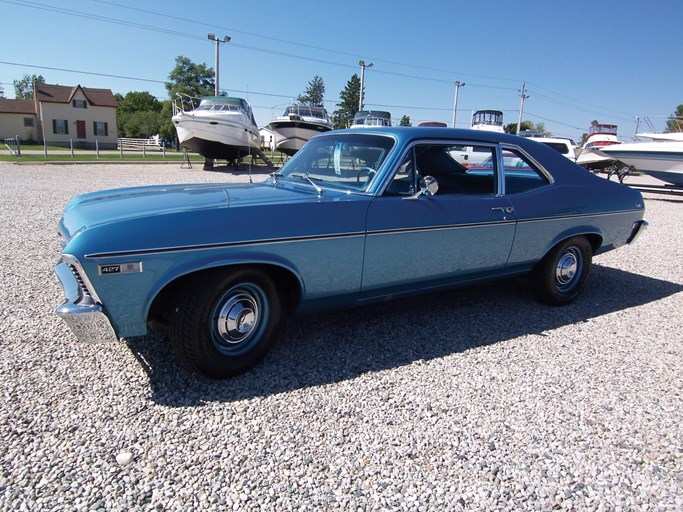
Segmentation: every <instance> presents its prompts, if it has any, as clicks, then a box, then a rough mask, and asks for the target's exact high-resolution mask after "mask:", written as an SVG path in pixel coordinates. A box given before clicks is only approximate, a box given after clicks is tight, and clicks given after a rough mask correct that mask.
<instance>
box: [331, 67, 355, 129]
mask: <svg viewBox="0 0 683 512" xmlns="http://www.w3.org/2000/svg"><path fill="white" fill-rule="evenodd" d="M339 100H340V101H339V103H337V107H339V108H338V109H337V110H335V111H334V114H333V115H332V123H333V124H334V128H335V129H339V128H347V127H348V126H350V125H351V122H352V121H353V116H355V115H356V112H358V102H359V101H360V77H359V76H358V75H357V74H355V73H354V74H353V76H352V77H351V79H350V80H349V81H348V82H347V83H346V87H345V88H344V89H343V90H342V91H341V93H339Z"/></svg>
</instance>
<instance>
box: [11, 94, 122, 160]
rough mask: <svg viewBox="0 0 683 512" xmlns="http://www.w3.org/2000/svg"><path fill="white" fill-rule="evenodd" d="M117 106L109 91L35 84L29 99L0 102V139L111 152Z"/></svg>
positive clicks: (114, 142)
mask: <svg viewBox="0 0 683 512" xmlns="http://www.w3.org/2000/svg"><path fill="white" fill-rule="evenodd" d="M116 106H117V103H116V99H115V98H114V95H113V94H112V92H111V90H110V89H90V88H87V87H81V86H80V85H76V86H64V85H50V84H42V83H36V84H35V87H34V90H33V99H32V100H7V99H5V100H0V138H9V137H15V136H18V137H19V138H20V139H21V140H39V141H43V140H44V141H46V142H47V143H48V144H50V145H54V146H69V145H70V144H73V145H74V147H77V148H86V149H87V148H94V147H95V146H96V145H99V147H100V148H101V149H113V148H116V138H117V132H116Z"/></svg>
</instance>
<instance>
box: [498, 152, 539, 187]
mask: <svg viewBox="0 0 683 512" xmlns="http://www.w3.org/2000/svg"><path fill="white" fill-rule="evenodd" d="M503 162H504V165H505V169H504V171H503V172H504V173H505V174H504V176H505V193H506V194H519V193H520V192H526V191H527V190H532V189H535V188H538V187H542V186H544V185H547V184H548V183H549V181H548V178H547V177H546V176H545V175H544V174H543V173H542V172H541V171H540V170H539V169H537V168H536V166H535V165H534V164H533V163H531V162H530V161H529V159H527V158H526V157H525V156H524V155H523V154H521V153H520V152H518V151H515V150H508V149H506V150H504V151H503Z"/></svg>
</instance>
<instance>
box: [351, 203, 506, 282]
mask: <svg viewBox="0 0 683 512" xmlns="http://www.w3.org/2000/svg"><path fill="white" fill-rule="evenodd" d="M510 206H511V205H510V202H509V201H508V199H507V198H505V197H499V196H495V195H493V194H491V195H487V196H468V195H457V194H453V195H443V196H439V195H436V196H421V197H420V198H419V199H417V200H411V199H404V198H401V197H379V198H377V199H375V200H374V201H373V202H372V204H371V205H370V208H369V210H368V223H367V225H368V236H367V241H366V248H365V262H364V266H363V292H364V293H365V295H373V294H375V293H378V292H379V291H380V289H382V288H395V287H399V288H405V289H406V290H409V289H418V288H420V287H422V286H423V285H424V284H425V283H426V284H437V283H438V282H439V281H443V282H446V281H449V282H452V281H457V280H460V279H462V280H466V279H468V277H471V276H472V275H473V274H476V273H482V272H492V273H493V272H496V271H498V272H501V271H503V269H504V267H505V265H506V264H507V261H508V257H509V254H510V249H511V247H512V241H513V239H514V235H515V226H516V223H515V218H514V212H512V210H511V208H510Z"/></svg>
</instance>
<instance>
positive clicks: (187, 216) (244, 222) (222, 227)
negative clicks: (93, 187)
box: [59, 182, 368, 252]
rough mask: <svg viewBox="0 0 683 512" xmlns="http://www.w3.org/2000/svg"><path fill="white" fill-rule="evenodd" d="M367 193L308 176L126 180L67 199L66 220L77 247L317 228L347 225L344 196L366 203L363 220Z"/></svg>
mask: <svg viewBox="0 0 683 512" xmlns="http://www.w3.org/2000/svg"><path fill="white" fill-rule="evenodd" d="M367 199H368V198H367V196H362V195H358V194H346V193H343V192H340V191H334V190H326V191H325V193H324V194H323V195H322V196H319V195H318V194H317V193H316V192H315V191H314V189H313V188H312V187H311V186H310V185H308V184H306V185H297V186H282V185H276V184H274V183H272V182H271V183H258V184H225V183H220V184H198V185H195V184H192V185H160V186H146V187H135V188H123V189H114V190H104V191H100V192H93V193H89V194H83V195H80V196H77V197H75V198H74V199H72V200H71V201H70V202H69V203H68V204H67V206H66V208H65V210H64V215H63V217H62V219H61V222H60V226H59V228H60V232H61V234H62V236H63V237H64V239H65V241H66V242H68V243H69V247H68V250H76V251H77V249H76V246H75V245H74V243H77V245H78V246H80V247H81V249H82V250H83V251H84V252H85V251H87V252H116V251H121V250H149V249H152V248H159V247H164V246H186V245H192V244H196V245H206V244H213V243H223V242H226V241H230V240H234V241H237V240H239V241H249V240H256V239H264V238H277V237H283V236H292V235H294V236H296V235H301V236H311V235H317V234H320V233H323V232H325V231H327V230H328V229H338V230H346V229H347V228H348V212H347V213H346V214H342V213H341V212H342V211H344V212H346V209H344V208H343V206H342V204H344V203H345V204H347V205H348V203H356V204H357V206H359V208H353V209H354V211H356V212H357V213H356V214H355V215H352V217H354V218H355V221H354V222H352V223H351V224H353V225H355V226H358V225H359V224H360V222H361V220H362V218H363V213H362V211H363V207H362V204H363V203H365V202H367ZM319 203H323V204H326V205H327V207H325V208H324V209H325V210H326V212H328V213H330V217H327V216H326V218H318V217H316V214H314V213H311V212H312V209H311V207H312V208H316V212H319V211H320V210H319V209H317V208H319V207H316V206H315V205H316V204H319ZM339 208H342V209H339ZM333 212H334V213H333ZM345 219H346V220H345ZM330 224H331V225H332V226H330ZM81 235H83V236H81ZM86 239H87V240H86Z"/></svg>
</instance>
